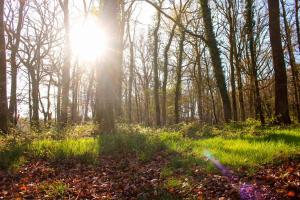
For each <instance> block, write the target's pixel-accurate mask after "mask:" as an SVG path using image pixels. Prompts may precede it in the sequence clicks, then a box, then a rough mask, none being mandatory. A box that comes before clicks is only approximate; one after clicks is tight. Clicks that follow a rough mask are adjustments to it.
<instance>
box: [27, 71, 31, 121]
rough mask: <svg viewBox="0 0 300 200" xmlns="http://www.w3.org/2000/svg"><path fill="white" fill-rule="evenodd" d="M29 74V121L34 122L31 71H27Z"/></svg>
mask: <svg viewBox="0 0 300 200" xmlns="http://www.w3.org/2000/svg"><path fill="white" fill-rule="evenodd" d="M27 76H28V110H29V122H30V124H32V103H31V101H32V100H31V93H32V89H31V86H32V82H31V78H30V73H29V71H28V72H27Z"/></svg>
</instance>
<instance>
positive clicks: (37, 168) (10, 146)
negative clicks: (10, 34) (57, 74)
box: [0, 122, 300, 200]
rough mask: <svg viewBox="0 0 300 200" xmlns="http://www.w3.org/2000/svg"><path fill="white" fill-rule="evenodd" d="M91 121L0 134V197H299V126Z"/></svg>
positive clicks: (244, 198)
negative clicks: (103, 126)
mask: <svg viewBox="0 0 300 200" xmlns="http://www.w3.org/2000/svg"><path fill="white" fill-rule="evenodd" d="M93 129H94V127H93V125H82V126H76V127H70V128H68V129H66V130H65V131H63V132H62V131H59V132H58V131H57V130H55V129H48V130H45V131H43V133H39V134H33V133H31V134H25V133H24V134H25V135H23V134H16V135H13V136H8V137H3V138H0V199H198V200H200V199H217V200H218V199H219V200H225V199H234V200H235V199H242V200H248V199H253V200H254V199H256V200H258V199H259V200H260V199H300V154H299V152H300V128H299V127H296V126H295V127H259V126H257V124H256V123H255V122H252V123H250V122H249V123H247V124H230V125H225V126H222V127H211V126H201V127H200V126H198V125H196V124H188V125H184V124H182V125H178V126H174V127H169V128H168V129H167V128H165V129H150V128H145V127H141V126H120V128H119V130H118V133H116V134H113V135H103V136H93V135H92V133H93Z"/></svg>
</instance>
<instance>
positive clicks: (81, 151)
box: [28, 138, 99, 164]
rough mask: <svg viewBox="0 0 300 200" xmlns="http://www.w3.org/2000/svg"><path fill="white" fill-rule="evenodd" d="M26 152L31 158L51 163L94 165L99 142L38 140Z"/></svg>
mask: <svg viewBox="0 0 300 200" xmlns="http://www.w3.org/2000/svg"><path fill="white" fill-rule="evenodd" d="M28 151H29V152H30V155H31V156H32V157H38V158H45V159H50V160H53V161H59V160H76V161H78V162H82V163H89V164H94V163H97V161H98V156H99V142H98V140H97V139H94V138H82V139H66V140H58V141H57V140H49V139H45V140H38V141H34V142H32V143H31V144H30V145H29V147H28Z"/></svg>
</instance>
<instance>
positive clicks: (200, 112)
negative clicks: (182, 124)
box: [194, 42, 203, 123]
mask: <svg viewBox="0 0 300 200" xmlns="http://www.w3.org/2000/svg"><path fill="white" fill-rule="evenodd" d="M195 52H196V61H195V68H196V66H197V74H196V72H195V79H196V80H195V81H196V84H197V97H198V98H197V105H198V117H199V122H200V123H202V122H203V102H202V88H203V87H202V84H203V80H202V79H203V78H202V67H201V55H200V50H199V44H198V42H196V45H195ZM194 71H196V69H194Z"/></svg>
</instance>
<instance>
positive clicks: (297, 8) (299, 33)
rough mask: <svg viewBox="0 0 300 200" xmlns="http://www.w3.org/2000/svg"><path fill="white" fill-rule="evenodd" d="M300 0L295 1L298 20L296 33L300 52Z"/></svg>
mask: <svg viewBox="0 0 300 200" xmlns="http://www.w3.org/2000/svg"><path fill="white" fill-rule="evenodd" d="M299 9H300V6H299V0H295V18H296V32H297V38H298V48H299V52H300V23H299Z"/></svg>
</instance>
